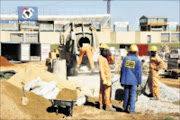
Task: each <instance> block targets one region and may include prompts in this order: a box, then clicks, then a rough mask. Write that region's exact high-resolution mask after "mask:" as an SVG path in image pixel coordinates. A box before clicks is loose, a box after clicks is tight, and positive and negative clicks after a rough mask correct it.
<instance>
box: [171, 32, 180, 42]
mask: <svg viewBox="0 0 180 120" xmlns="http://www.w3.org/2000/svg"><path fill="white" fill-rule="evenodd" d="M171 42H180V33H171Z"/></svg>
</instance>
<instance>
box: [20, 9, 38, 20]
mask: <svg viewBox="0 0 180 120" xmlns="http://www.w3.org/2000/svg"><path fill="white" fill-rule="evenodd" d="M18 19H19V20H20V21H32V20H34V21H37V20H38V10H37V7H30V6H26V7H22V6H20V7H18Z"/></svg>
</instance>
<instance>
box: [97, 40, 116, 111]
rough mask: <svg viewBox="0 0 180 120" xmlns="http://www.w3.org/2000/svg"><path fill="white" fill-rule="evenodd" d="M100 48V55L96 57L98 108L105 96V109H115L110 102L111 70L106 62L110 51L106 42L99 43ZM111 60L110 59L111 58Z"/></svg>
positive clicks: (100, 107)
mask: <svg viewBox="0 0 180 120" xmlns="http://www.w3.org/2000/svg"><path fill="white" fill-rule="evenodd" d="M99 48H100V56H99V58H98V64H99V75H100V92H99V109H103V101H104V98H105V104H106V110H109V111H116V110H115V109H114V108H113V107H112V103H111V100H110V99H111V85H112V82H111V72H110V67H109V63H108V58H109V59H110V58H111V57H108V56H110V52H109V50H108V46H107V45H106V44H103V43H102V44H101V45H100V46H99ZM111 62H112V59H111Z"/></svg>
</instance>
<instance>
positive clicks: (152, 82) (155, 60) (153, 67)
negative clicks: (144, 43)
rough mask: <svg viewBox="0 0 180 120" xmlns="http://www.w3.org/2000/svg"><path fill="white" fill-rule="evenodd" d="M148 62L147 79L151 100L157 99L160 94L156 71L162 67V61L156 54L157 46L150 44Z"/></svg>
mask: <svg viewBox="0 0 180 120" xmlns="http://www.w3.org/2000/svg"><path fill="white" fill-rule="evenodd" d="M150 52H151V55H150V63H149V80H148V86H149V89H150V95H149V96H150V97H152V98H151V100H158V99H159V94H160V88H159V83H158V79H159V76H158V71H159V70H160V69H161V68H163V66H164V62H163V61H162V60H161V59H160V57H159V56H158V55H157V54H156V53H157V47H156V46H151V48H150Z"/></svg>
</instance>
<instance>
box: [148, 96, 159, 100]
mask: <svg viewBox="0 0 180 120" xmlns="http://www.w3.org/2000/svg"><path fill="white" fill-rule="evenodd" d="M150 100H159V98H157V97H151V98H150Z"/></svg>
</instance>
